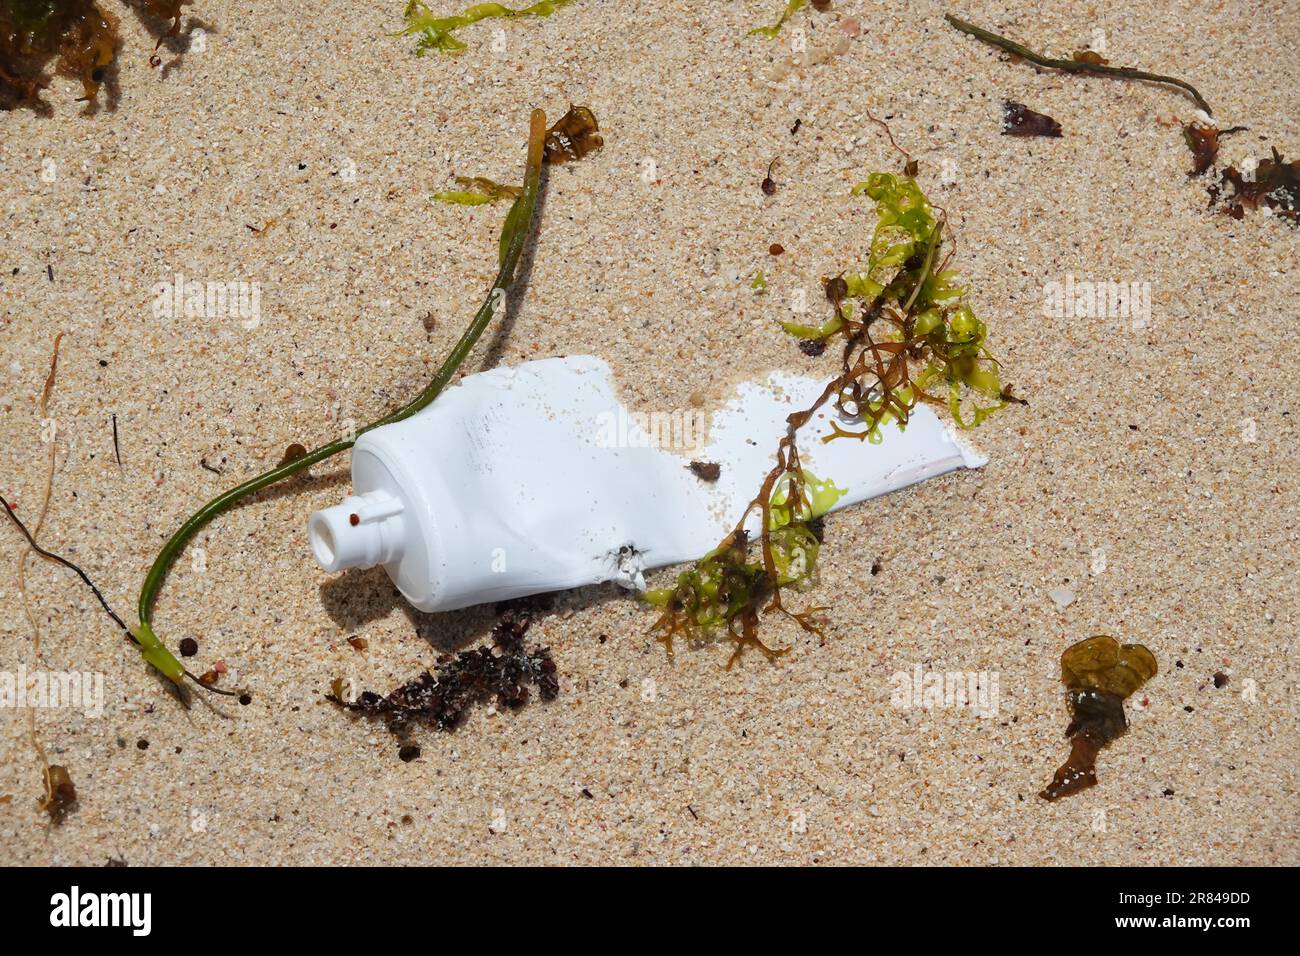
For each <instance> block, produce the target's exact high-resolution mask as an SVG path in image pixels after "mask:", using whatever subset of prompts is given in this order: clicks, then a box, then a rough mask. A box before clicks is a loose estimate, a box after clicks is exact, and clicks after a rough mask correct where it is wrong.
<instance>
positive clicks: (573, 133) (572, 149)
mask: <svg viewBox="0 0 1300 956" xmlns="http://www.w3.org/2000/svg"><path fill="white" fill-rule="evenodd" d="M604 145H605V140H604V138H603V137H601V135H600V124H599V123H597V122H596V114H595V113H593V112H592V111H591V110H590V109H589V108H587V107H585V106H572V105H571V106H570V107H569V111H568V112H567V113H565V114H564V115H563V116H561V117H560V118H559V119H558V120H556V121H555V124H554V125H553V126H551V128H550V129H548V130H547V131H546V140H545V143H544V144H543V146H542V158H543V159H545V160H546V162H547V163H550V164H554V163H567V162H569V161H571V160H577V159H582V157H584V156H586V155H587V154H588V153H591V152H594V151H596V150H598V149H600V148H601V147H602V146H604Z"/></svg>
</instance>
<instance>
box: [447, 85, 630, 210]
mask: <svg viewBox="0 0 1300 956" xmlns="http://www.w3.org/2000/svg"><path fill="white" fill-rule="evenodd" d="M604 145H605V140H604V138H603V137H601V135H600V124H599V123H598V122H597V121H596V114H595V113H593V112H592V111H591V109H590V108H589V107H586V106H573V105H572V104H571V105H570V106H569V109H568V111H567V112H566V113H565V114H564V115H563V116H561V117H560V118H559V119H558V120H556V121H555V123H553V124H552V125H551V127H550V128H549V129H548V130H547V131H546V137H545V139H544V140H543V141H542V162H544V163H545V164H547V165H548V166H550V165H554V164H556V163H567V162H572V161H575V160H579V159H582V158H583V157H584V156H586V155H587V154H588V153H593V152H595V151H596V150H598V149H600V148H601V147H602V146H604ZM455 181H456V185H457V186H460V187H461V188H460V189H450V190H443V191H441V192H436V193H434V194H433V198H434V199H436V200H437V201H438V202H446V203H454V204H456V205H460V206H482V205H484V204H486V203H492V202H497V201H498V200H501V199H510V200H514V199H518V198H519V196H520V194H521V193H522V190H521V189H520V187H518V186H509V185H502V184H501V183H497V182H494V181H493V180H491V179H487V178H486V177H483V176H456V177H455Z"/></svg>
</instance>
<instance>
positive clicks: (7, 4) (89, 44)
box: [0, 0, 119, 102]
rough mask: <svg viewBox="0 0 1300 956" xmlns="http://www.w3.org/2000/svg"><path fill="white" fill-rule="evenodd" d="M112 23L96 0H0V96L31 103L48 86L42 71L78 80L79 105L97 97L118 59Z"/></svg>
mask: <svg viewBox="0 0 1300 956" xmlns="http://www.w3.org/2000/svg"><path fill="white" fill-rule="evenodd" d="M118 43H119V39H118V32H117V18H116V17H114V16H113V15H112V14H109V13H106V12H105V11H104V10H102V9H100V7H99V5H98V4H97V3H96V2H95V0H0V94H4V96H5V99H6V100H11V101H16V102H31V101H34V100H35V99H36V98H37V97H38V96H39V95H40V91H41V90H43V89H44V88H45V87H46V85H47V82H48V81H47V80H46V78H45V67H46V65H47V64H48V63H49V62H50V61H51V60H53V61H54V72H55V73H56V74H57V75H59V76H67V77H71V78H73V79H76V80H80V81H81V86H82V96H81V97H80V99H81V100H86V101H89V100H93V99H95V97H96V96H98V94H99V87H100V84H101V83H102V82H103V79H104V70H105V68H107V67H108V65H109V64H110V63H112V62H113V58H114V57H115V56H116V54H117V48H118Z"/></svg>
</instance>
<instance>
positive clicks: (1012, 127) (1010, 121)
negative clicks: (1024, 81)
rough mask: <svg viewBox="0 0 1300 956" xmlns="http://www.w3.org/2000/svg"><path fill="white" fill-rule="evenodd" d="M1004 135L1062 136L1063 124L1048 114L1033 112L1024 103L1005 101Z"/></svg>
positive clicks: (1003, 105)
mask: <svg viewBox="0 0 1300 956" xmlns="http://www.w3.org/2000/svg"><path fill="white" fill-rule="evenodd" d="M1002 133H1003V135H1004V136H1060V135H1061V124H1060V123H1058V122H1057V121H1056V120H1054V119H1052V117H1050V116H1048V115H1047V114H1046V113H1037V112H1035V111H1034V110H1031V109H1030V108H1029V107H1028V106H1026V105H1025V104H1024V103H1017V102H1016V101H1015V100H1004V101H1003V103H1002Z"/></svg>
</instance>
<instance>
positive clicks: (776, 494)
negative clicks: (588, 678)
mask: <svg viewBox="0 0 1300 956" xmlns="http://www.w3.org/2000/svg"><path fill="white" fill-rule="evenodd" d="M853 192H854V194H855V195H863V194H865V195H866V196H868V197H869V198H870V199H872V200H873V201H874V202H875V204H876V214H877V216H878V222H877V225H876V230H875V233H874V234H873V236H872V239H871V245H870V250H869V253H868V258H867V263H866V266H865V267H863V268H861V269H858V270H855V271H851V272H848V273H841V274H840V275H838V276H835V277H834V278H827V279H825V280H823V281H824V283H825V287H826V298H827V300H828V302H829V305H830V309H831V315H830V317H829V318H827V319H826V321H825V322H823V323H822V324H821V325H819V326H813V325H803V324H800V323H797V322H784V323H782V325H783V327H784V328H785V330H786V331H787V332H789V333H790V334H791V335H793V336H794V337H795V338H797V339H799V340H800V347H801V348H804V350H805V351H807V345H808V344H809V343H811V344H813V345H814V346H815V345H818V344H820V345H823V346H824V345H825V344H826V343H828V342H829V341H830V340H832V339H842V342H843V349H842V353H841V354H842V358H841V369H840V372H839V374H838V375H836V376H835V377H834V378H833V379H831V380H830V381H829V382H828V383H827V384H826V387H825V388H824V389H823V391H822V393H821V395H820V396H819V397H818V398H817V400H816V401H815V402H814V403H813V404H812V406H810V407H809V408H806V409H804V410H803V411H799V412H795V413H794V414H792V415H790V416H789V417H788V418H787V419H786V422H787V425H786V433H785V435H784V436H783V437H782V439H781V441H780V443H779V444H778V446H777V449H776V455H775V463H774V465H773V467H772V469H771V470H770V471H769V472H768V474H767V476H766V477H765V478H764V480H763V483H762V485H761V487H760V488H759V490H758V494H756V495H755V496H754V498H753V500H751V501H750V503H749V506H748V507H747V508H746V510H745V512H744V514H742V515H741V516H740V520H739V522H738V523H737V524H736V526H735V528H734V529H733V530H732V531H731V533H730V534H729V535H727V537H726V538H725V539H724V540H723V541H722V543H721V544H720V545H719V546H718V547H717V548H716V549H714V550H713V551H712V552H710V553H709V554H708V555H706V556H705V557H704V558H703V559H702V560H701V561H699V562H698V563H697V564H696V565H695V567H693V568H692V569H690V570H688V571H685V572H683V573H682V574H681V575H679V576H678V578H677V582H676V584H675V585H674V586H673V587H671V588H664V589H661V590H658V591H651V592H649V593H648V594H647V595H646V599H647V600H649V601H650V602H652V603H654V604H656V605H658V606H660V607H662V608H663V611H662V613H661V614H660V616H659V618H658V620H657V621H656V622H655V624H654V627H653V628H652V632H653V633H656V634H657V636H658V639H659V640H660V641H661V642H662V643H664V645H665V646H666V647H667V649H668V650H669V652H671V651H672V645H673V640H674V638H676V637H678V636H684V637H687V638H689V639H692V640H696V639H702V638H704V637H707V636H709V635H710V634H713V633H717V632H722V633H724V634H725V636H726V637H727V638H728V639H730V640H731V641H733V642H734V643H735V645H736V647H735V651H734V652H733V654H732V656H731V659H730V661H729V662H728V666H729V667H730V666H731V665H732V664H734V663H735V661H736V660H737V658H738V657H739V656H740V654H741V653H742V652H743V651H744V649H745V648H746V647H755V648H757V649H759V650H760V651H762V652H763V653H764V654H765V655H766V656H767V657H768V658H769V659H775V658H776V657H779V656H780V655H781V654H783V653H785V651H777V650H774V649H772V648H770V647H768V646H767V645H766V644H764V643H763V642H762V641H761V640H760V639H759V637H758V626H759V621H760V618H761V617H762V616H763V615H767V614H770V613H772V612H773V611H779V612H781V613H782V614H784V615H786V616H787V617H790V618H792V619H793V620H794V621H795V622H796V623H798V624H799V626H800V627H802V628H803V629H804V630H805V631H809V632H811V633H814V634H817V635H819V636H820V635H821V630H820V628H819V626H818V623H817V621H816V617H815V615H816V614H817V612H818V611H821V610H824V608H819V607H812V608H808V609H806V610H804V611H800V612H792V611H790V610H787V609H786V607H785V606H784V604H783V601H782V591H783V589H785V588H788V587H790V586H792V585H793V586H800V587H805V586H808V585H810V584H811V583H812V581H811V577H810V576H811V573H812V571H813V569H814V566H815V563H816V560H817V556H818V553H819V550H820V546H821V543H822V529H821V518H820V516H821V515H822V514H824V513H825V512H826V511H827V510H829V508H830V507H831V506H832V505H833V504H834V502H835V500H837V499H838V498H839V497H840V495H841V494H843V492H842V491H840V489H838V488H836V487H835V486H834V485H833V484H832V483H831V482H829V481H820V480H818V479H817V478H816V477H815V476H813V475H811V474H809V473H808V472H807V471H806V470H805V469H804V468H803V467H802V465H801V464H800V460H799V447H798V433H799V429H800V428H802V427H803V426H804V425H805V424H807V422H808V421H809V420H810V419H811V418H812V417H813V416H814V415H815V414H816V413H817V411H818V410H819V409H820V408H821V407H822V406H823V405H826V404H828V403H829V404H832V405H833V406H834V408H835V409H836V411H838V412H839V417H842V418H844V419H845V420H847V421H849V422H850V423H856V425H855V427H854V428H852V429H846V428H844V427H843V426H841V425H840V424H839V422H838V421H835V420H834V419H832V421H831V425H832V434H830V435H827V436H825V437H824V438H823V439H822V440H823V441H833V440H835V439H843V438H856V439H858V440H860V441H869V442H872V443H878V442H880V441H881V440H883V433H882V426H884V425H885V424H887V423H890V422H892V423H894V424H896V425H897V426H898V427H899V428H903V427H905V426H906V425H907V421H908V417H909V415H910V414H911V412H912V410H913V409H914V408H915V407H916V406H917V404H919V403H920V402H926V403H930V404H934V405H939V406H943V405H945V404H946V405H947V407H948V409H949V411H950V412H951V414H952V417H953V418H954V419H955V420H956V423H957V424H958V425H959V426H961V427H962V428H970V427H973V426H975V425H978V424H979V423H980V422H982V421H984V419H986V418H987V417H988V416H989V415H991V414H993V413H994V412H995V411H997V410H998V409H1000V408H1003V407H1005V406H1006V405H1007V404H1008V403H1009V402H1020V401H1021V400H1020V399H1017V398H1013V397H1012V395H1011V389H1010V387H1009V386H1008V387H1006V388H1004V387H1003V385H1002V382H1001V378H1000V375H999V369H998V363H997V362H996V361H995V360H994V359H993V357H992V356H991V355H990V354H989V351H988V349H987V347H986V346H985V338H986V336H987V329H986V327H985V325H984V323H983V322H981V321H980V320H979V319H978V318H977V317H976V316H975V313H974V312H973V311H972V310H971V308H970V306H968V305H967V304H966V303H965V301H964V300H965V291H966V290H965V288H964V287H962V286H961V285H960V284H958V281H957V276H956V274H955V273H953V272H950V271H947V270H946V269H945V266H946V264H947V262H948V260H949V258H950V257H951V253H949V254H946V255H945V254H944V253H943V246H944V235H943V234H944V227H945V223H944V221H943V220H940V219H938V218H936V216H935V213H934V210H933V208H932V207H931V206H930V203H929V201H928V200H927V199H926V197H925V195H924V194H923V193H922V192H921V190H920V188H919V187H918V186H917V184H916V181H915V180H914V179H911V178H910V177H900V176H896V175H894V174H892V173H873V174H872V175H871V176H870V177H869V178H868V179H867V181H866V182H864V183H862V184H861V185H859V186H857V187H855V188H854V190H853ZM944 386H947V391H948V395H947V398H946V401H945V399H944V398H943V397H942V396H941V395H937V394H932V393H931V389H935V388H943V387H944ZM968 402H969V409H968V410H964V409H963V406H964V405H966V404H967V403H968ZM981 402H982V404H981ZM755 515H757V519H758V520H757V521H755V522H753V523H752V524H751V526H750V527H749V528H748V529H747V527H746V524H747V522H749V521H750V519H751V517H752V516H755ZM755 528H756V529H757V537H756V538H755V535H754V530H755ZM751 548H756V549H757V552H758V554H757V556H756V557H754V558H751V556H750V549H751Z"/></svg>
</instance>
